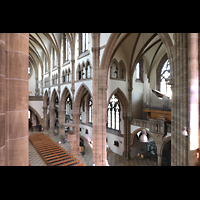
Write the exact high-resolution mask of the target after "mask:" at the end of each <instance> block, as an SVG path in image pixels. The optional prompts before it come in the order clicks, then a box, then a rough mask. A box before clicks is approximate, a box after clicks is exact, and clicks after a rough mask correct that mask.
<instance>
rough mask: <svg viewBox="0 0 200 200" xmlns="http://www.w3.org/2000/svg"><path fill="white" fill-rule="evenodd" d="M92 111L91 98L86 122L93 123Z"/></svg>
mask: <svg viewBox="0 0 200 200" xmlns="http://www.w3.org/2000/svg"><path fill="white" fill-rule="evenodd" d="M92 110H93V102H92V97H90V99H89V112H88V113H89V114H88V118H89V119H88V121H89V123H92V122H93V115H92Z"/></svg>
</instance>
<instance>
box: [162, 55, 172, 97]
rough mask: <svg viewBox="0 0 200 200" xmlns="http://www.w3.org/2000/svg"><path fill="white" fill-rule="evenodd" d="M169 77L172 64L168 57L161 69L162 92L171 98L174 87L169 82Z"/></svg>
mask: <svg viewBox="0 0 200 200" xmlns="http://www.w3.org/2000/svg"><path fill="white" fill-rule="evenodd" d="M169 78H170V64H169V60H168V59H167V60H166V61H165V63H164V64H163V66H162V68H161V71H160V92H161V93H163V94H165V95H166V96H168V97H170V98H171V96H172V89H171V85H169V84H168V82H169Z"/></svg>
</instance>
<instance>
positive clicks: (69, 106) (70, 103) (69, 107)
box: [66, 96, 72, 115]
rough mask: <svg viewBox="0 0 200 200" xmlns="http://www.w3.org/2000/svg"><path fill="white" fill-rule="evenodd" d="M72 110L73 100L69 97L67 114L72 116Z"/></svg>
mask: <svg viewBox="0 0 200 200" xmlns="http://www.w3.org/2000/svg"><path fill="white" fill-rule="evenodd" d="M71 110H72V100H71V98H70V97H69V96H68V98H67V99H66V114H67V115H70V114H71Z"/></svg>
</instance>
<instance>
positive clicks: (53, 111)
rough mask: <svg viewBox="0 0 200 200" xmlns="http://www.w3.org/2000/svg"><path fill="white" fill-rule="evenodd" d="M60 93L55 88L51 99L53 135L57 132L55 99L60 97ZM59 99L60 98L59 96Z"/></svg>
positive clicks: (51, 128)
mask: <svg viewBox="0 0 200 200" xmlns="http://www.w3.org/2000/svg"><path fill="white" fill-rule="evenodd" d="M58 97H59V95H58V94H57V92H56V90H55V89H54V90H53V93H52V95H51V100H50V109H49V111H50V134H51V135H54V133H55V123H56V121H55V101H56V98H58ZM58 100H59V98H58Z"/></svg>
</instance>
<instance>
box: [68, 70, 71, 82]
mask: <svg viewBox="0 0 200 200" xmlns="http://www.w3.org/2000/svg"><path fill="white" fill-rule="evenodd" d="M68 78H69V79H68V82H69V83H70V82H71V71H70V69H68Z"/></svg>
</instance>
